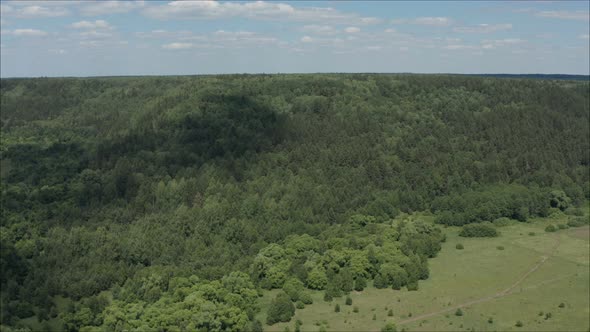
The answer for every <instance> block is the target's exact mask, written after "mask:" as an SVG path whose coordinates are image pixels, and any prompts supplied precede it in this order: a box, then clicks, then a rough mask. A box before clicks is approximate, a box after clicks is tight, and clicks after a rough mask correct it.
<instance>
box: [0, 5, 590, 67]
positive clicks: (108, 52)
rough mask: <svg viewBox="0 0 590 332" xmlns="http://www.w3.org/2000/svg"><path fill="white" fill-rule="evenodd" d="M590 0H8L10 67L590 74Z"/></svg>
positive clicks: (6, 53) (5, 26) (0, 45)
mask: <svg viewBox="0 0 590 332" xmlns="http://www.w3.org/2000/svg"><path fill="white" fill-rule="evenodd" d="M589 6H590V5H589V2H588V1H571V2H568V1H553V2H551V1H548V2H541V1H523V2H507V1H500V2H467V1H457V2H451V1H432V2H427V1H418V2H402V1H375V2H371V1H362V2H361V1H358V2H355V1H343V2H339V1H320V2H311V1H310V2H307V1H296V2H289V1H284V2H283V1H272V2H262V1H258V2H225V1H101V2H91V1H72V0H69V1H2V2H1V8H0V13H1V15H0V16H1V22H0V24H1V25H0V30H1V42H0V49H1V51H0V56H1V57H0V59H1V60H0V65H1V68H0V76H2V77H22V76H27V77H28V76H104V75H176V74H182V75H188V74H215V73H262V72H264V73H277V72H281V73H300V72H416V73H564V74H584V75H588V74H589V73H590V69H589V66H590V64H589V63H590V59H589V42H590V41H589V16H590V15H589Z"/></svg>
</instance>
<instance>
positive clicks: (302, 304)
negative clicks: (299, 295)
mask: <svg viewBox="0 0 590 332" xmlns="http://www.w3.org/2000/svg"><path fill="white" fill-rule="evenodd" d="M295 308H297V309H303V308H305V303H303V301H297V302H296V303H295Z"/></svg>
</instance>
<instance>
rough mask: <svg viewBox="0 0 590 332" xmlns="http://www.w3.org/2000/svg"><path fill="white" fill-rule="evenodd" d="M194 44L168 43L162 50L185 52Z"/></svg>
mask: <svg viewBox="0 0 590 332" xmlns="http://www.w3.org/2000/svg"><path fill="white" fill-rule="evenodd" d="M193 47H194V44H192V43H170V44H165V45H162V48H165V49H167V50H187V49H190V48H193Z"/></svg>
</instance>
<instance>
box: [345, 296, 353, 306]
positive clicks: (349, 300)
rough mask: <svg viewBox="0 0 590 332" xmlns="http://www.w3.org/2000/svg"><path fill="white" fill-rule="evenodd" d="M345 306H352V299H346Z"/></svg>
mask: <svg viewBox="0 0 590 332" xmlns="http://www.w3.org/2000/svg"><path fill="white" fill-rule="evenodd" d="M344 303H345V304H346V305H352V298H351V297H350V296H347V297H346V300H345V302H344Z"/></svg>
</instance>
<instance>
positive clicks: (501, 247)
mask: <svg viewBox="0 0 590 332" xmlns="http://www.w3.org/2000/svg"><path fill="white" fill-rule="evenodd" d="M496 249H498V250H504V246H497V247H496Z"/></svg>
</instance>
